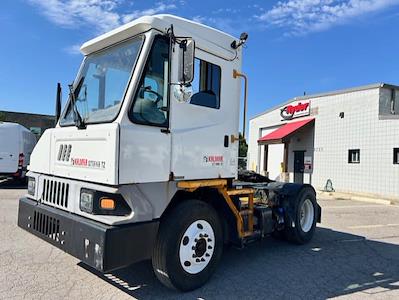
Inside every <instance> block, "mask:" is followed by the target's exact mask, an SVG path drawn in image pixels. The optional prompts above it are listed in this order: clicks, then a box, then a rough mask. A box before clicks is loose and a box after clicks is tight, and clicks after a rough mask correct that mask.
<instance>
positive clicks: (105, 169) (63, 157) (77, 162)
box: [29, 123, 119, 185]
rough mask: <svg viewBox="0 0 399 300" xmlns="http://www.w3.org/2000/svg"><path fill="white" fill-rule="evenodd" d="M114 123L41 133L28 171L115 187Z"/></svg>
mask: <svg viewBox="0 0 399 300" xmlns="http://www.w3.org/2000/svg"><path fill="white" fill-rule="evenodd" d="M118 148H119V125H118V124H117V123H110V124H98V125H88V126H87V128H86V129H84V130H79V129H77V128H76V127H74V126H71V127H57V128H53V129H48V130H46V131H45V132H44V134H43V135H42V137H41V138H40V140H39V142H38V143H37V145H36V147H35V149H34V150H33V152H32V155H31V161H30V166H29V170H30V171H33V172H37V173H43V174H48V175H54V176H60V177H65V178H71V179H78V180H84V181H90V182H96V183H103V184H109V185H116V184H118Z"/></svg>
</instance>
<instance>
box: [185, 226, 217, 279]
mask: <svg viewBox="0 0 399 300" xmlns="http://www.w3.org/2000/svg"><path fill="white" fill-rule="evenodd" d="M214 250H215V233H214V231H213V229H212V226H211V225H210V224H209V223H208V222H207V221H205V220H197V221H195V222H193V223H192V224H191V225H190V226H189V227H188V228H187V229H186V231H185V232H184V234H183V236H182V238H181V240H180V249H179V258H180V264H181V266H182V268H183V269H184V271H186V272H187V273H190V274H198V273H199V272H201V271H202V270H203V269H205V268H206V266H207V265H208V264H209V262H210V261H211V259H212V256H213V252H214Z"/></svg>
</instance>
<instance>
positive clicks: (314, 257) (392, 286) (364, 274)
mask: <svg viewBox="0 0 399 300" xmlns="http://www.w3.org/2000/svg"><path fill="white" fill-rule="evenodd" d="M25 191H26V190H25V189H24V187H21V186H19V185H17V184H10V183H9V182H0V205H1V209H0V237H1V240H0V270H1V272H0V298H1V299H14V298H16V299H22V298H27V299H133V298H137V299H159V298H162V299H198V298H200V299H266V298H267V299H326V298H335V297H337V298H344V299H347V298H348V299H398V298H399V233H398V229H399V206H387V205H381V204H373V203H363V202H355V201H347V200H320V201H319V203H320V204H321V206H322V207H323V223H322V224H321V225H320V226H319V228H318V229H317V232H316V235H315V238H314V239H313V241H312V242H311V243H310V244H308V245H304V246H295V245H291V244H288V243H285V242H282V241H276V240H274V239H272V238H268V239H265V240H264V241H262V242H257V243H254V244H252V245H250V246H249V247H247V248H246V249H243V250H239V249H235V248H228V249H226V250H225V252H224V255H223V258H222V261H221V263H220V265H219V268H218V270H217V272H216V274H215V275H214V276H213V277H212V279H211V281H210V282H209V283H208V284H207V285H205V286H204V287H203V288H201V289H198V290H196V291H193V292H190V293H185V294H181V293H178V292H174V291H170V290H168V289H166V288H164V287H163V286H162V285H161V284H160V283H158V281H157V280H156V279H155V277H154V275H153V273H152V271H151V264H150V262H148V261H145V262H142V263H138V264H136V265H133V266H131V267H129V268H126V269H123V270H119V271H117V272H114V273H112V274H105V275H102V274H99V273H97V272H96V271H94V270H92V269H90V268H88V267H86V266H85V265H83V264H81V263H80V262H79V261H78V260H77V259H75V258H73V257H71V256H69V255H67V254H65V253H63V252H62V251H60V250H58V249H56V248H54V247H53V246H51V245H49V244H47V243H46V242H44V241H41V240H40V239H38V238H36V237H34V236H33V235H31V234H28V233H26V232H25V231H23V230H21V229H19V228H18V227H17V226H16V223H17V212H18V197H20V196H21V195H23V194H24V193H25Z"/></svg>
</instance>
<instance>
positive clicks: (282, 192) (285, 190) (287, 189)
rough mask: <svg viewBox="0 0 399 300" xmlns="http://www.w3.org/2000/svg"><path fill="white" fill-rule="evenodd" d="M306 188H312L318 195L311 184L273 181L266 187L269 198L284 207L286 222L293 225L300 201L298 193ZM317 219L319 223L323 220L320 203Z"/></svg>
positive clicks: (278, 205) (276, 204)
mask: <svg viewBox="0 0 399 300" xmlns="http://www.w3.org/2000/svg"><path fill="white" fill-rule="evenodd" d="M304 188H310V189H312V191H313V193H314V195H315V196H316V191H315V189H314V188H313V186H311V185H310V184H299V183H285V182H271V183H269V184H268V185H267V187H266V191H267V192H268V196H269V200H270V201H271V202H272V203H273V204H274V205H275V206H276V207H279V208H282V209H283V213H284V221H285V223H286V224H289V226H291V224H292V222H293V221H294V220H295V215H294V213H295V211H296V206H297V204H298V201H299V198H298V195H299V194H300V192H301V190H303V189H304ZM316 220H317V223H320V222H321V207H320V205H319V204H317V211H316Z"/></svg>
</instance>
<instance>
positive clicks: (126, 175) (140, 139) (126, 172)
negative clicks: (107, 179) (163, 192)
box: [119, 35, 171, 184]
mask: <svg viewBox="0 0 399 300" xmlns="http://www.w3.org/2000/svg"><path fill="white" fill-rule="evenodd" d="M150 47H151V48H150V50H148V51H149V54H148V57H147V61H146V63H145V67H144V69H143V70H142V74H141V77H140V80H139V83H138V86H137V88H136V91H135V93H134V95H133V99H131V106H130V108H129V111H128V116H129V120H126V121H124V122H122V124H121V125H120V126H121V127H120V158H119V182H120V184H124V183H147V182H165V181H168V180H169V175H170V143H171V136H170V134H169V104H168V103H169V101H168V92H169V89H168V81H169V80H168V77H169V39H168V38H167V37H165V36H163V35H155V36H154V38H153V42H152V44H151V46H150ZM146 49H148V48H143V50H142V51H143V52H145V51H146Z"/></svg>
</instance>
